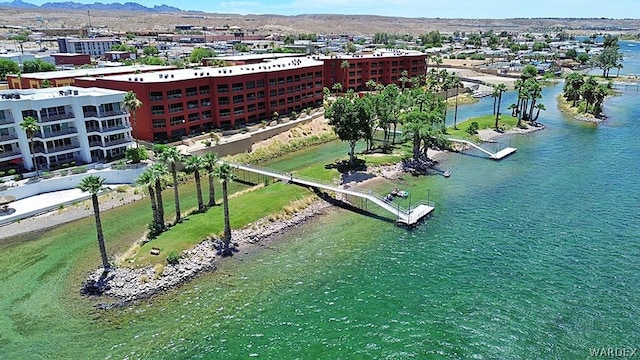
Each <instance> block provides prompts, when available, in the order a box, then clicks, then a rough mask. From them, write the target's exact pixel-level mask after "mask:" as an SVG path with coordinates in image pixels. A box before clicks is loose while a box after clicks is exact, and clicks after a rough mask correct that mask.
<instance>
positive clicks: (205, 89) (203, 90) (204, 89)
mask: <svg viewBox="0 0 640 360" xmlns="http://www.w3.org/2000/svg"><path fill="white" fill-rule="evenodd" d="M208 93H209V85H205V86H200V95H206V94H208Z"/></svg>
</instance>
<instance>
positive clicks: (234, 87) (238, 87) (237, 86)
mask: <svg viewBox="0 0 640 360" xmlns="http://www.w3.org/2000/svg"><path fill="white" fill-rule="evenodd" d="M231 89H232V90H233V91H234V92H235V91H242V90H244V85H242V83H234V84H233V85H232V86H231Z"/></svg>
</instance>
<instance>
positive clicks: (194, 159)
mask: <svg viewBox="0 0 640 360" xmlns="http://www.w3.org/2000/svg"><path fill="white" fill-rule="evenodd" d="M205 166H206V163H205V162H204V159H203V158H202V157H200V156H197V155H192V156H190V157H188V158H187V161H186V162H185V164H184V169H185V171H186V172H187V173H189V174H193V177H194V178H195V180H196V194H197V197H198V211H200V212H202V211H204V201H203V200H202V183H201V181H200V170H204V169H205Z"/></svg>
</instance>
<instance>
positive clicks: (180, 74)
mask: <svg viewBox="0 0 640 360" xmlns="http://www.w3.org/2000/svg"><path fill="white" fill-rule="evenodd" d="M322 65H323V63H322V61H317V60H314V59H312V58H310V57H309V58H307V57H304V58H295V59H287V58H283V59H276V60H273V61H269V62H264V63H259V64H252V65H234V66H225V67H208V66H202V67H198V68H193V69H177V70H168V71H154V72H147V73H142V74H124V75H113V76H105V77H104V78H102V79H106V80H113V81H125V82H148V83H167V82H174V81H180V80H190V79H195V78H198V77H228V76H236V75H246V74H258V73H265V72H273V71H278V70H287V69H298V68H305V67H314V66H322Z"/></svg>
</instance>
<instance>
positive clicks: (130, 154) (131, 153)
mask: <svg viewBox="0 0 640 360" xmlns="http://www.w3.org/2000/svg"><path fill="white" fill-rule="evenodd" d="M126 157H127V159H128V160H129V161H131V163H132V164H138V163H140V161H142V160H146V159H147V151H146V150H145V149H144V148H143V147H138V148H130V149H127V152H126Z"/></svg>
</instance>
